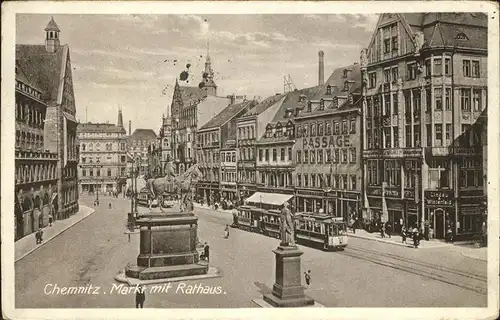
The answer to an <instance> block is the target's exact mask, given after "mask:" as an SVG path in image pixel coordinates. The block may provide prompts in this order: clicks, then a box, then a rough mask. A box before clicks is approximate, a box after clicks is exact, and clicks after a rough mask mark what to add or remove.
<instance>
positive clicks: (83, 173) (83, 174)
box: [82, 169, 87, 177]
mask: <svg viewBox="0 0 500 320" xmlns="http://www.w3.org/2000/svg"><path fill="white" fill-rule="evenodd" d="M85 176H87V170H85V169H82V177H85Z"/></svg>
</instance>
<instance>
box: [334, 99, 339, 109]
mask: <svg viewBox="0 0 500 320" xmlns="http://www.w3.org/2000/svg"><path fill="white" fill-rule="evenodd" d="M332 106H333V108H334V109H336V108H338V107H339V98H337V97H334V98H333V103H332Z"/></svg>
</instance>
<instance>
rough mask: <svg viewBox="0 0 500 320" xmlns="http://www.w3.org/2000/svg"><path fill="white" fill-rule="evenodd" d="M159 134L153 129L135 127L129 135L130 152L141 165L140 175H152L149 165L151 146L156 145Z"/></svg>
mask: <svg viewBox="0 0 500 320" xmlns="http://www.w3.org/2000/svg"><path fill="white" fill-rule="evenodd" d="M157 138H158V137H157V135H156V133H155V132H154V131H153V130H151V129H135V131H134V133H133V134H132V135H131V136H129V137H128V152H129V153H130V155H132V157H134V159H135V161H137V163H138V166H139V175H148V176H150V175H151V172H150V167H149V163H150V160H149V154H150V150H151V148H150V147H151V146H156V144H157Z"/></svg>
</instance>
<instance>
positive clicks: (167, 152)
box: [160, 105, 173, 174]
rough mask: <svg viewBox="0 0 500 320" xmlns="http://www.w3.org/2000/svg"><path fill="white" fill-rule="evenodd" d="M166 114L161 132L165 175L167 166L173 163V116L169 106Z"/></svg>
mask: <svg viewBox="0 0 500 320" xmlns="http://www.w3.org/2000/svg"><path fill="white" fill-rule="evenodd" d="M166 111H167V112H166V114H164V115H163V118H162V120H163V121H162V126H161V130H160V139H161V164H162V171H161V173H162V174H164V173H165V166H166V165H167V163H168V162H170V161H172V160H173V158H172V115H171V114H170V106H168V105H167V110H166Z"/></svg>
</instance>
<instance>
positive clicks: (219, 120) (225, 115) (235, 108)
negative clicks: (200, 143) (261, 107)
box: [200, 100, 255, 130]
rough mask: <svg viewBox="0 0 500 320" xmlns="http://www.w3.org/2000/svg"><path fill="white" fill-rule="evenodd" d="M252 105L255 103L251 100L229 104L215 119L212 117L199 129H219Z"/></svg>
mask: <svg viewBox="0 0 500 320" xmlns="http://www.w3.org/2000/svg"><path fill="white" fill-rule="evenodd" d="M254 103H255V101H253V100H251V101H244V102H242V103H236V104H231V105H229V106H227V107H226V108H225V109H224V110H222V111H221V112H220V113H219V114H217V115H216V116H215V117H213V118H212V120H210V121H208V122H207V123H206V124H205V125H204V126H203V127H201V128H200V130H203V129H210V128H218V127H221V126H223V125H224V124H225V123H226V122H228V121H230V120H231V119H233V118H234V117H235V116H236V115H238V114H239V113H240V112H242V111H243V110H244V109H245V108H248V107H249V106H250V105H251V104H254Z"/></svg>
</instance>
